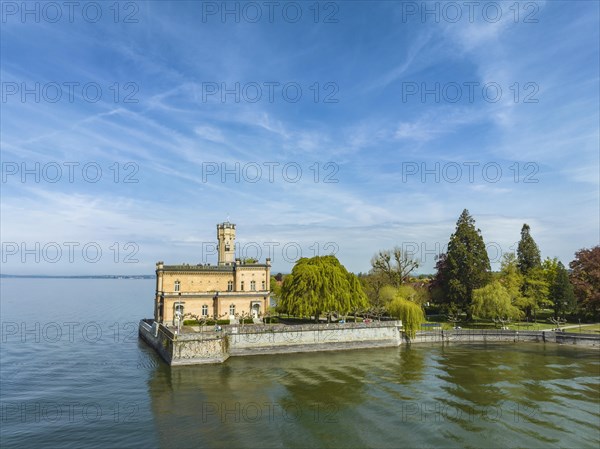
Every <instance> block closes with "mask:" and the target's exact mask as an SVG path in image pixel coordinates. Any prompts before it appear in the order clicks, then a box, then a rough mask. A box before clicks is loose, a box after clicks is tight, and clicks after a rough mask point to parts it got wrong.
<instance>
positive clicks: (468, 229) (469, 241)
mask: <svg viewBox="0 0 600 449" xmlns="http://www.w3.org/2000/svg"><path fill="white" fill-rule="evenodd" d="M445 263H446V270H447V275H446V276H443V278H444V283H445V286H444V294H445V297H446V302H449V303H451V304H452V303H453V304H455V305H456V306H458V308H459V309H461V310H462V311H464V312H466V313H467V319H471V307H470V306H471V303H472V302H473V290H475V289H478V288H481V287H483V286H485V285H486V284H487V283H488V282H489V280H490V277H491V275H490V259H489V257H488V253H487V251H486V249H485V243H484V242H483V237H482V236H481V231H480V230H479V229H476V228H475V220H474V219H473V217H471V215H470V214H469V211H468V210H467V209H465V210H463V212H462V214H461V215H460V217H459V219H458V221H457V222H456V231H455V232H454V234H452V235H451V236H450V242H449V243H448V252H447V254H446V261H445Z"/></svg>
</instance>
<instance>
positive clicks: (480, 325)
mask: <svg viewBox="0 0 600 449" xmlns="http://www.w3.org/2000/svg"><path fill="white" fill-rule="evenodd" d="M425 323H429V324H430V323H438V324H441V325H442V330H450V329H453V328H454V324H452V323H449V322H448V321H447V319H446V318H445V317H442V316H441V315H440V316H436V317H428V318H427V321H426V322H425ZM567 324H569V323H567ZM458 326H460V327H461V328H462V329H491V330H493V329H499V326H497V325H496V324H495V323H493V322H491V321H484V320H474V321H472V322H470V323H467V322H460V323H458ZM507 327H508V328H509V329H510V330H535V331H541V330H548V329H554V328H556V325H554V324H552V323H548V322H545V321H544V322H539V321H538V322H536V323H532V322H526V321H523V322H518V323H510V324H509V325H508V326H507ZM436 329H438V330H439V328H422V330H436Z"/></svg>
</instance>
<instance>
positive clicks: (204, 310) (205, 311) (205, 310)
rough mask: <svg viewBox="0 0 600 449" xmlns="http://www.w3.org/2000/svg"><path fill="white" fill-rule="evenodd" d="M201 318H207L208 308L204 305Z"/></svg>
mask: <svg viewBox="0 0 600 449" xmlns="http://www.w3.org/2000/svg"><path fill="white" fill-rule="evenodd" d="M202 316H208V306H207V305H206V304H204V305H203V306H202Z"/></svg>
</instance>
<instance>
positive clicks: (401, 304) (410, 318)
mask: <svg viewBox="0 0 600 449" xmlns="http://www.w3.org/2000/svg"><path fill="white" fill-rule="evenodd" d="M388 312H389V314H390V316H393V317H395V318H398V319H400V320H402V329H403V330H404V332H405V334H406V335H407V336H408V337H409V338H415V335H416V333H417V330H419V329H420V328H421V324H422V323H423V322H424V321H425V314H424V313H423V309H422V308H421V306H419V305H418V304H415V303H414V302H412V301H409V300H408V299H404V298H402V296H401V295H400V294H398V295H397V296H396V297H395V298H394V299H393V300H392V302H391V303H390V304H389V306H388Z"/></svg>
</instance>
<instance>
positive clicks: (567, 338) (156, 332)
mask: <svg viewBox="0 0 600 449" xmlns="http://www.w3.org/2000/svg"><path fill="white" fill-rule="evenodd" d="M139 335H140V338H142V339H143V340H144V341H145V342H146V343H148V344H149V345H150V346H151V347H152V348H154V349H155V350H156V352H157V353H158V354H159V355H160V356H161V357H162V358H163V359H164V360H165V361H166V362H167V363H168V364H170V365H194V364H202V363H223V362H224V361H225V360H227V359H228V358H229V357H233V356H250V355H260V354H281V353H295V352H311V351H336V350H345V349H366V348H376V347H393V346H399V345H401V344H409V343H410V344H418V343H443V344H452V343H469V342H485V343H493V342H515V343H516V342H539V343H559V344H576V345H581V346H586V347H596V348H600V336H598V335H588V334H569V333H565V332H553V331H510V330H471V329H464V330H462V329H459V330H449V331H441V330H439V331H423V332H418V333H417V335H416V337H415V338H414V339H408V338H407V337H406V335H405V334H404V332H403V331H402V327H401V324H400V322H395V321H382V322H372V323H368V324H367V323H345V324H329V325H324V324H308V325H294V326H285V325H265V326H263V325H250V326H243V327H242V326H224V327H223V330H222V331H221V332H215V331H213V330H210V331H209V330H206V329H204V330H203V331H202V332H184V333H180V334H179V335H177V334H176V333H175V332H174V331H173V329H171V328H168V327H165V326H164V325H162V324H158V323H155V322H153V321H152V320H142V321H140V325H139Z"/></svg>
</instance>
